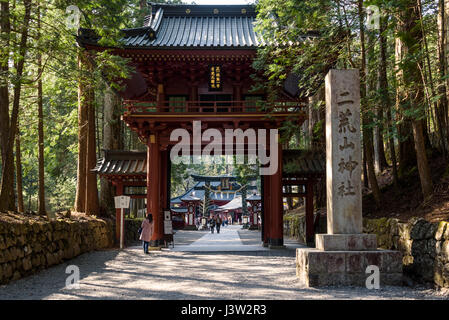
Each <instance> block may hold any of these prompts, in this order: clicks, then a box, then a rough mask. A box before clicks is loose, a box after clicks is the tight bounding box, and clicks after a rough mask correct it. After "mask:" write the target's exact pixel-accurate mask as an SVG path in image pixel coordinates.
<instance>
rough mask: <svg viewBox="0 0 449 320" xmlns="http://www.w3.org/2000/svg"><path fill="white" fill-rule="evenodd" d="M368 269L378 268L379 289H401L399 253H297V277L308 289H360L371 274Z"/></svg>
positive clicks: (310, 251) (306, 251)
mask: <svg viewBox="0 0 449 320" xmlns="http://www.w3.org/2000/svg"><path fill="white" fill-rule="evenodd" d="M370 265H375V266H378V267H379V272H380V286H382V285H392V286H400V285H402V253H401V252H399V251H390V250H377V251H321V250H318V249H312V248H310V249H297V251H296V275H297V277H298V278H299V279H300V281H301V283H302V284H304V285H306V286H308V287H323V286H362V287H365V285H366V279H367V278H368V277H369V276H370V275H371V273H366V268H367V267H368V266H370Z"/></svg>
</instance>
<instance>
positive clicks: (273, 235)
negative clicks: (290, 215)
mask: <svg viewBox="0 0 449 320" xmlns="http://www.w3.org/2000/svg"><path fill="white" fill-rule="evenodd" d="M268 177H269V180H270V191H269V192H270V194H271V228H270V230H271V231H270V241H269V244H270V245H271V246H276V247H278V246H283V245H284V217H283V214H284V204H283V198H282V145H281V144H280V143H278V170H277V171H276V173H275V174H273V175H271V176H268Z"/></svg>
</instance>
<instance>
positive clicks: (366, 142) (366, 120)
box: [358, 0, 381, 206]
mask: <svg viewBox="0 0 449 320" xmlns="http://www.w3.org/2000/svg"><path fill="white" fill-rule="evenodd" d="M358 13H359V23H360V43H361V52H362V66H361V68H360V78H361V80H362V81H363V82H362V84H361V86H360V88H361V95H360V98H361V101H362V102H363V101H364V100H365V97H366V80H367V78H366V73H365V70H366V51H365V30H364V22H365V18H364V16H365V15H364V13H363V0H358ZM363 104H364V106H363V108H362V123H363V126H364V129H363V147H364V149H365V155H366V165H367V169H368V180H369V183H370V186H371V190H372V192H373V197H374V201H375V202H376V205H377V206H380V202H381V194H380V189H379V185H378V184H377V178H376V173H375V171H374V161H373V132H372V129H370V128H369V127H368V125H369V124H371V123H372V119H370V116H369V113H368V112H367V110H366V102H364V103H363Z"/></svg>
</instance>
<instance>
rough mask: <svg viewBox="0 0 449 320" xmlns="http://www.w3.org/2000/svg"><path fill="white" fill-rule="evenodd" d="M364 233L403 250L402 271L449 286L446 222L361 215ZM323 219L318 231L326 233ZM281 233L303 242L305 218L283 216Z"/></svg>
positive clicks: (448, 224)
mask: <svg viewBox="0 0 449 320" xmlns="http://www.w3.org/2000/svg"><path fill="white" fill-rule="evenodd" d="M363 228H364V232H365V233H371V234H376V235H377V246H378V247H379V248H382V249H387V250H399V251H401V252H402V254H403V261H402V263H403V271H404V274H405V275H407V276H409V277H411V278H412V279H414V280H416V281H419V282H431V283H434V284H436V285H437V286H438V287H445V288H449V222H446V221H442V222H439V223H431V222H427V221H426V220H424V219H420V218H413V219H411V220H410V221H408V222H407V223H401V222H399V220H397V219H387V218H381V219H363ZM326 232H327V231H326V220H325V217H324V221H321V220H320V230H319V231H318V233H326ZM284 234H285V235H287V236H291V237H294V238H296V239H298V240H299V241H300V242H302V243H305V218H304V217H289V218H287V219H285V220H284Z"/></svg>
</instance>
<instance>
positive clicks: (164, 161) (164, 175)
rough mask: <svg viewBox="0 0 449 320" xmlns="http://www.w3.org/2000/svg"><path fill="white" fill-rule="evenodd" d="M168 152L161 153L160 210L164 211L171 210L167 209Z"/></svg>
mask: <svg viewBox="0 0 449 320" xmlns="http://www.w3.org/2000/svg"><path fill="white" fill-rule="evenodd" d="M167 168H168V151H167V150H163V151H161V179H160V184H161V187H160V188H161V189H160V190H161V197H160V208H162V209H169V207H167V197H168V189H167V188H168V172H167Z"/></svg>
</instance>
